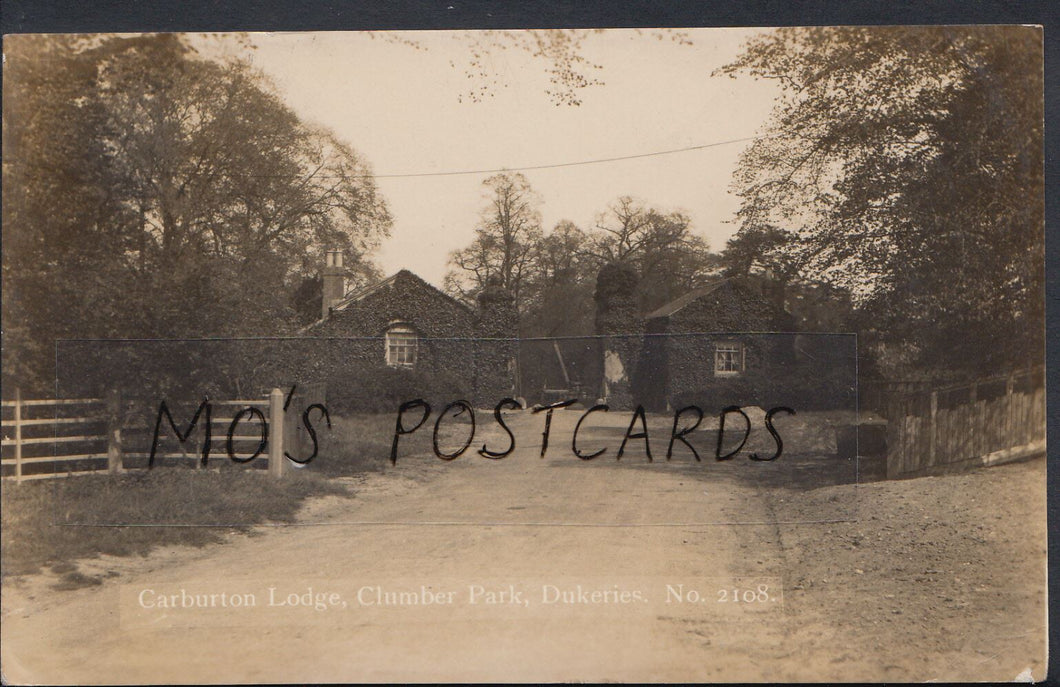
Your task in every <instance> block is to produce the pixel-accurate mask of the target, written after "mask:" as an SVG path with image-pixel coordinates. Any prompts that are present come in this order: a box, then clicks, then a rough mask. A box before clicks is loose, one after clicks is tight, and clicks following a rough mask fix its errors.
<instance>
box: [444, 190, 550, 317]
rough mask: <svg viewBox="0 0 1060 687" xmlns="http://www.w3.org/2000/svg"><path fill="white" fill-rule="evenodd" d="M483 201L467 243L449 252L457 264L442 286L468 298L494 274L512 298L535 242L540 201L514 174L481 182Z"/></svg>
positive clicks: (538, 232)
mask: <svg viewBox="0 0 1060 687" xmlns="http://www.w3.org/2000/svg"><path fill="white" fill-rule="evenodd" d="M482 185H483V186H485V187H486V188H487V189H488V191H487V199H488V200H487V205H486V207H485V209H484V210H483V211H482V221H481V224H480V225H479V227H478V228H477V229H476V230H475V239H474V241H472V242H471V245H470V246H468V247H467V248H464V249H462V250H458V251H455V252H453V254H452V255H451V256H450V258H449V260H450V262H451V263H452V264H453V265H454V266H455V267H456V268H457V271H451V272H450V273H449V274H448V275H446V279H445V283H446V288H447V290H449V291H450V292H454V293H456V294H458V295H460V296H463V297H464V298H465V299H467V298H472V297H474V296H475V295H477V294H478V292H479V291H480V290H481V289H482V288H483V287H484V286H485V285H486V282H487V281H488V280H489V279H491V278H495V279H496V280H498V281H499V285H500V286H501V287H502V288H504V289H507V290H508V291H509V292H511V294H512V296H513V297H515V298H516V300H517V301H518V299H519V295H520V291H521V290H522V286H523V280H524V279H525V277H526V275H527V273H528V272H529V270H530V269H531V267H532V265H533V262H534V259H535V253H536V248H537V245H538V243H539V242H540V240H541V213H540V212H539V211H538V207H539V206H540V204H541V200H540V199H539V198H538V196H537V194H536V193H535V192H534V190H533V189H532V188H531V187H530V182H529V181H527V180H526V177H525V176H523V175H522V174H519V173H508V172H505V173H501V174H495V175H493V176H491V177H489V178H488V179H486V180H485V181H483V182H482Z"/></svg>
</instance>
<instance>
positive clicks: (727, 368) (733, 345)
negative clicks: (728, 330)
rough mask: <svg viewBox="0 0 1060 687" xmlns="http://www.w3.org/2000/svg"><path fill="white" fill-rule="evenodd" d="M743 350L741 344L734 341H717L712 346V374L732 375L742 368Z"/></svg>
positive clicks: (741, 370)
mask: <svg viewBox="0 0 1060 687" xmlns="http://www.w3.org/2000/svg"><path fill="white" fill-rule="evenodd" d="M744 358H745V351H744V347H743V344H741V343H737V342H735V341H719V342H718V344H717V345H716V346H715V347H714V374H715V376H717V377H733V376H735V375H738V374H740V373H741V372H743V370H744Z"/></svg>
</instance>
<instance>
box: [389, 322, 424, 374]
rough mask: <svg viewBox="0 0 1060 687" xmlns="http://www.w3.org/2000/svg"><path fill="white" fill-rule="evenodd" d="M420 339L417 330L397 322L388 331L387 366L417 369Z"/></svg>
mask: <svg viewBox="0 0 1060 687" xmlns="http://www.w3.org/2000/svg"><path fill="white" fill-rule="evenodd" d="M419 340H420V337H419V336H417V334H416V330H415V329H413V328H412V327H410V326H409V325H407V324H405V323H404V322H397V323H394V324H391V325H390V327H389V328H388V329H387V330H386V364H387V365H390V366H391V367H409V368H412V367H415V366H416V350H417V348H418V347H419Z"/></svg>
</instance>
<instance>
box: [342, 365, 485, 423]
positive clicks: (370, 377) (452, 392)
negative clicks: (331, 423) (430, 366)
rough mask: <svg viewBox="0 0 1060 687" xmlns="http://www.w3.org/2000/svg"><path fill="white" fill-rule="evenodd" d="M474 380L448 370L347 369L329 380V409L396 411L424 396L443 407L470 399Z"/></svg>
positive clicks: (343, 412) (344, 412)
mask: <svg viewBox="0 0 1060 687" xmlns="http://www.w3.org/2000/svg"><path fill="white" fill-rule="evenodd" d="M470 387H471V380H469V379H465V378H460V377H457V376H456V375H454V374H451V373H447V372H426V371H420V370H406V369H403V368H394V367H382V366H379V367H368V368H360V369H356V370H349V371H344V372H342V373H340V374H337V375H336V376H335V377H334V379H332V380H329V382H328V410H329V411H331V412H333V413H337V414H340V415H341V414H347V413H353V412H368V413H379V412H394V411H396V410H397V408H398V407H399V406H400V405H401V404H402V403H404V402H405V401H411V400H413V399H423V400H425V401H427V402H428V403H430V404H431V406H432V407H437V408H439V409H441V408H443V407H444V406H445V405H446V404H448V403H450V402H452V401H455V400H458V399H465V400H471V399H468V393H469V391H470Z"/></svg>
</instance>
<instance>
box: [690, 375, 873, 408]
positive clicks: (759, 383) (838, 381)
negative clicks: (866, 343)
mask: <svg viewBox="0 0 1060 687" xmlns="http://www.w3.org/2000/svg"><path fill="white" fill-rule="evenodd" d="M848 376H850V375H848V374H845V371H842V370H840V371H836V372H832V373H829V372H827V371H824V372H822V371H821V370H811V369H806V368H799V369H795V370H784V371H783V372H780V373H778V374H774V375H769V376H767V375H766V374H765V373H764V372H762V371H758V370H751V371H747V372H745V373H744V374H742V375H740V376H739V377H719V378H716V379H714V380H713V382H712V384H711V385H710V387H709V388H706V389H700V390H697V391H694V392H683V393H679V394H675V395H674V397H673V398H672V399H671V405H673V406H674V407H675V408H682V407H684V406H687V405H696V406H699V407H700V408H702V409H703V410H704V411H705V412H708V413H709V412H720V411H721V409H722V408H724V407H726V406H730V405H736V406H759V407H762V408H765V409H769V408H776V407H778V406H787V407H789V408H794V409H795V410H796V411H799V410H836V409H853V408H854V400H855V396H854V388H855V387H854V384H855V382H854V380H853V379H847V378H846V377H848Z"/></svg>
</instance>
